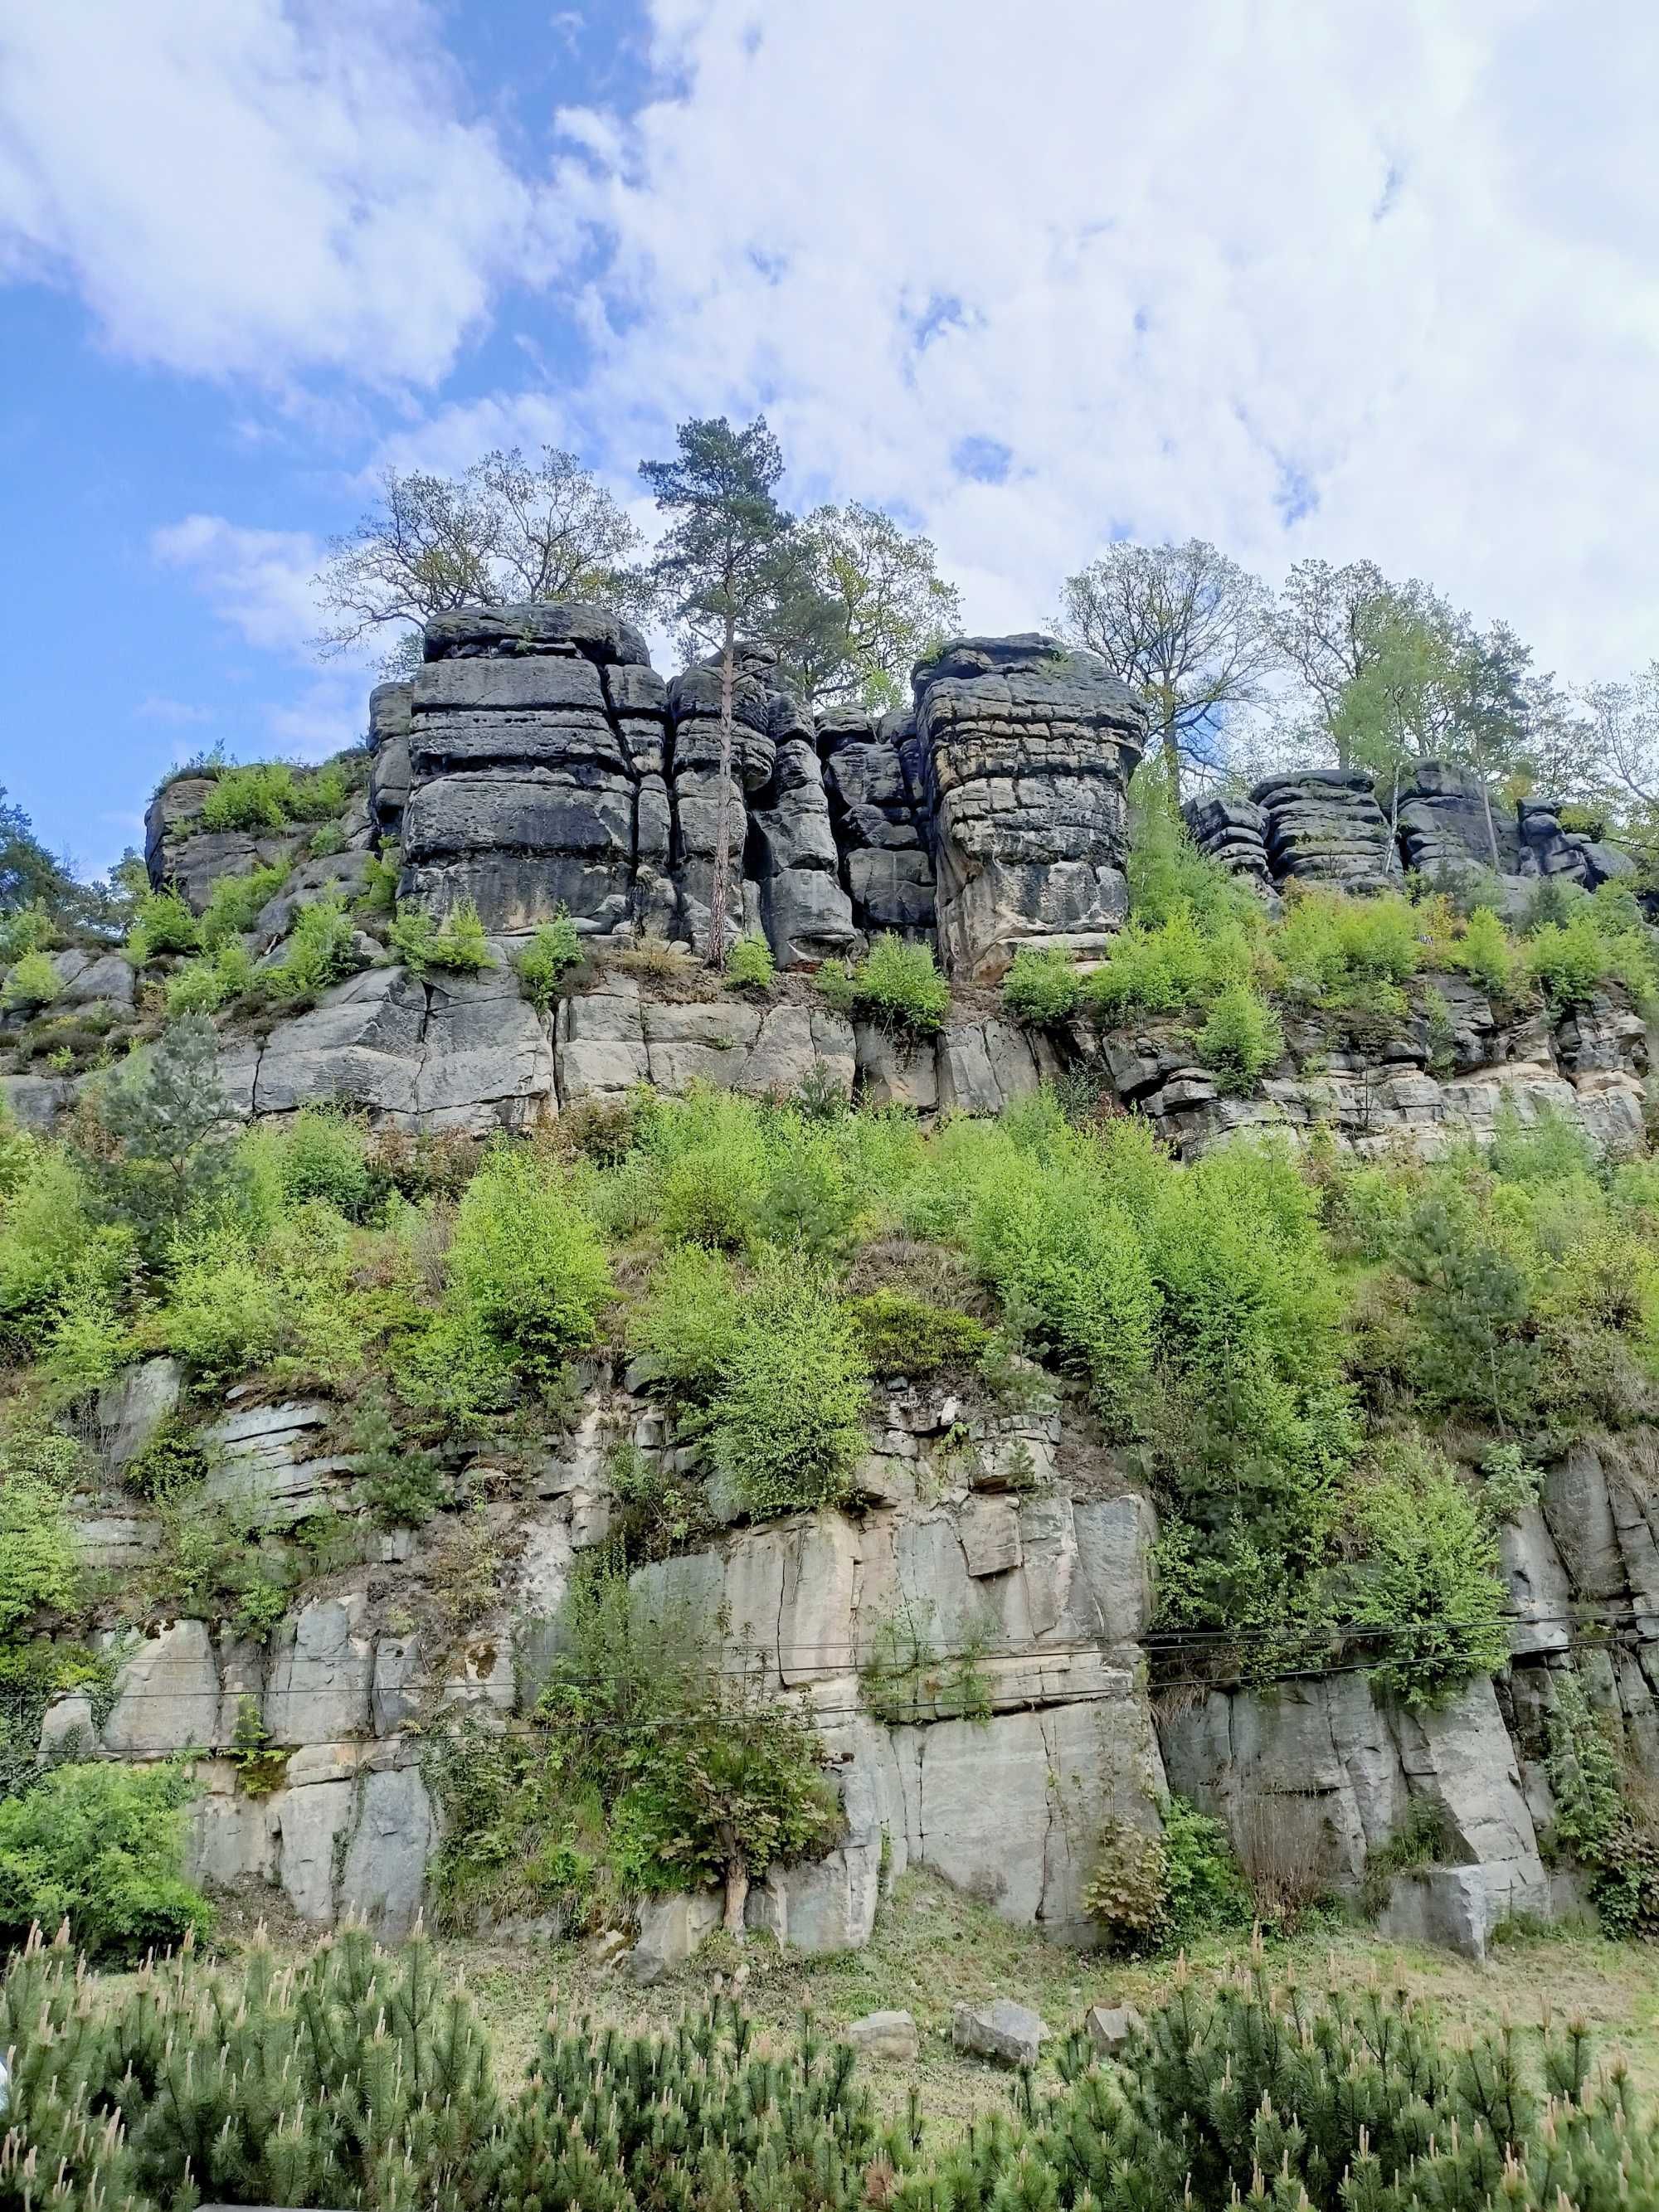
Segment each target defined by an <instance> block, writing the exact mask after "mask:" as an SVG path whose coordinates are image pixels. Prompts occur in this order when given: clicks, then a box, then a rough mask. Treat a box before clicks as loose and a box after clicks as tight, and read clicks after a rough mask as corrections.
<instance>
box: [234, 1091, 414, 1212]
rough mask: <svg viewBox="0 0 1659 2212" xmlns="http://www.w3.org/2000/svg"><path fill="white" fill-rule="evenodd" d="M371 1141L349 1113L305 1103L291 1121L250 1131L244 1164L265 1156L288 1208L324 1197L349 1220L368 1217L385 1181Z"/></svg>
mask: <svg viewBox="0 0 1659 2212" xmlns="http://www.w3.org/2000/svg"><path fill="white" fill-rule="evenodd" d="M369 1146H370V1139H369V1136H368V1131H367V1130H366V1129H365V1128H364V1127H363V1126H362V1123H361V1122H360V1121H353V1120H352V1119H351V1117H350V1116H349V1115H346V1114H342V1113H335V1112H331V1111H330V1110H329V1109H327V1108H326V1107H323V1106H302V1107H301V1109H300V1111H299V1112H298V1113H297V1114H296V1115H295V1116H294V1119H293V1120H292V1121H290V1122H289V1123H288V1125H287V1127H283V1128H280V1129H276V1128H263V1127H262V1128H257V1129H254V1130H252V1131H250V1133H248V1135H247V1136H246V1137H245V1138H244V1139H242V1144H241V1147H240V1154H241V1159H242V1162H243V1164H244V1165H245V1166H246V1165H248V1164H251V1163H252V1162H253V1161H254V1160H256V1159H258V1158H259V1157H260V1156H261V1155H264V1161H265V1163H266V1164H268V1166H269V1168H270V1171H271V1172H272V1173H273V1174H274V1176H275V1178H276V1182H277V1183H278V1185H279V1186H280V1189H281V1194H282V1195H281V1203H282V1205H283V1207H284V1208H292V1207H295V1206H304V1205H305V1204H307V1201H308V1200H313V1199H320V1200H322V1201H323V1203H324V1204H325V1205H326V1206H332V1207H333V1208H334V1210H335V1212H337V1213H342V1214H343V1215H344V1216H345V1218H346V1219H347V1220H348V1221H367V1220H368V1219H369V1218H370V1217H371V1216H372V1215H373V1214H374V1212H375V1210H376V1208H377V1207H378V1206H379V1205H380V1202H381V1200H383V1198H384V1197H385V1194H386V1181H385V1178H384V1177H383V1176H381V1175H380V1174H379V1173H378V1172H377V1171H376V1170H375V1168H374V1166H372V1165H371V1164H370V1160H369ZM255 1171H256V1172H258V1170H257V1169H256V1170H255Z"/></svg>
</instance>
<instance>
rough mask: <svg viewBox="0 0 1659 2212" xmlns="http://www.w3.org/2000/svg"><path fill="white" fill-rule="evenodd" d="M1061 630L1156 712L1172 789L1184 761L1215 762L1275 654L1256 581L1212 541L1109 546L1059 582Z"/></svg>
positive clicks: (1257, 696) (1256, 699) (1156, 732)
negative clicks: (1228, 728)
mask: <svg viewBox="0 0 1659 2212" xmlns="http://www.w3.org/2000/svg"><path fill="white" fill-rule="evenodd" d="M1061 599H1062V603H1063V608H1064V611H1063V613H1062V615H1061V617H1060V628H1061V629H1062V630H1063V631H1064V632H1065V634H1066V636H1067V637H1068V638H1071V639H1072V640H1073V641H1075V642H1076V643H1078V644H1079V645H1085V646H1087V647H1089V648H1090V650H1091V652H1094V653H1099V654H1100V656H1101V657H1102V659H1103V660H1104V661H1105V662H1106V664H1107V665H1108V666H1109V668H1110V669H1111V671H1112V673H1113V674H1114V675H1115V676H1116V677H1118V678H1120V679H1121V681H1122V682H1123V683H1125V684H1127V685H1128V686H1129V687H1130V689H1131V690H1134V691H1138V692H1139V693H1140V695H1141V696H1142V697H1143V698H1144V699H1145V700H1146V703H1147V705H1148V706H1149V707H1150V708H1151V709H1152V738H1153V742H1154V743H1155V744H1158V745H1159V746H1161V747H1162V749H1163V753H1164V764H1165V769H1166V773H1167V775H1168V778H1169V781H1170V788H1171V793H1172V794H1173V796H1174V797H1175V799H1176V800H1177V801H1178V799H1179V797H1180V788H1181V769H1182V760H1183V758H1185V759H1186V760H1187V761H1188V762H1195V763H1200V764H1201V765H1202V766H1204V767H1206V768H1207V767H1212V766H1213V765H1214V762H1215V752H1216V740H1217V738H1218V736H1219V734H1220V732H1221V729H1222V726H1223V725H1224V724H1225V720H1226V718H1227V716H1228V714H1230V713H1231V712H1232V711H1233V710H1234V709H1236V708H1240V707H1252V706H1255V705H1258V704H1259V703H1260V702H1261V700H1262V698H1263V697H1264V696H1265V684H1266V679H1267V676H1268V674H1269V673H1270V671H1271V669H1272V666H1273V648H1272V647H1271V645H1270V643H1269V641H1268V636H1267V613H1268V599H1267V591H1266V589H1265V587H1264V586H1263V585H1262V584H1261V582H1260V580H1258V579H1257V578H1256V577H1255V576H1252V575H1251V574H1249V572H1248V571H1247V570H1246V569H1243V568H1240V567H1239V566H1238V563H1237V562H1236V561H1230V560H1229V559H1228V558H1227V556H1226V555H1225V553H1218V551H1217V550H1216V549H1215V547H1214V546H1213V545H1206V544H1205V543H1204V541H1203V540H1202V539H1201V538H1188V540H1187V542H1186V544H1183V545H1130V544H1120V545H1114V546H1111V547H1110V548H1109V550H1107V551H1106V552H1105V553H1104V554H1103V555H1102V556H1101V558H1100V559H1099V560H1097V561H1091V562H1090V563H1089V566H1088V567H1087V568H1084V569H1081V570H1079V573H1078V574H1076V575H1075V576H1068V577H1067V578H1066V582H1065V584H1064V586H1062V587H1061Z"/></svg>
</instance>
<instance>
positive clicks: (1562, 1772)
mask: <svg viewBox="0 0 1659 2212" xmlns="http://www.w3.org/2000/svg"><path fill="white" fill-rule="evenodd" d="M1549 1682H1550V1687H1551V1690H1552V1692H1553V1702H1552V1705H1551V1708H1550V1711H1549V1713H1548V1715H1547V1718H1546V1722H1545V1753H1544V1773H1545V1777H1546V1778H1547V1781H1548V1783H1549V1785H1550V1797H1551V1801H1552V1802H1553V1806H1554V1808H1555V1809H1554V1819H1553V1821H1552V1823H1551V1826H1550V1829H1549V1832H1548V1835H1547V1838H1546V1839H1545V1840H1546V1842H1547V1844H1548V1845H1549V1846H1550V1848H1551V1849H1552V1850H1556V1851H1561V1850H1565V1851H1567V1852H1569V1853H1570V1854H1571V1856H1572V1857H1574V1858H1575V1859H1577V1861H1578V1862H1579V1863H1580V1864H1581V1865H1582V1866H1585V1867H1588V1868H1589V1869H1590V1871H1591V1874H1592V1876H1593V1880H1592V1883H1591V1892H1590V1893H1591V1895H1592V1897H1593V1898H1594V1899H1595V1909H1596V1911H1597V1912H1598V1913H1599V1914H1600V1916H1601V1924H1602V1926H1603V1927H1604V1928H1605V1929H1606V1930H1607V1934H1608V1935H1609V1936H1645V1937H1647V1938H1649V1939H1650V1940H1651V1939H1653V1938H1654V1937H1656V1936H1659V1837H1656V1835H1655V1833H1654V1832H1653V1826H1652V1821H1651V1819H1650V1817H1638V1812H1637V1809H1636V1808H1635V1807H1634V1806H1633V1805H1632V1802H1631V1801H1630V1799H1629V1798H1628V1797H1627V1796H1626V1790H1625V1778H1624V1771H1623V1767H1622V1763H1621V1761H1620V1754H1619V1747H1618V1742H1617V1739H1616V1736H1615V1735H1614V1732H1613V1724H1612V1723H1611V1722H1610V1721H1609V1720H1608V1718H1607V1716H1606V1715H1604V1714H1601V1713H1598V1712H1595V1711H1592V1710H1591V1708H1590V1704H1589V1699H1587V1698H1586V1696H1585V1695H1584V1689H1583V1682H1582V1681H1581V1680H1580V1679H1579V1676H1578V1675H1577V1673H1576V1672H1566V1671H1563V1672H1561V1673H1557V1674H1551V1675H1550V1678H1549Z"/></svg>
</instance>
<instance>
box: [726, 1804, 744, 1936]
mask: <svg viewBox="0 0 1659 2212" xmlns="http://www.w3.org/2000/svg"><path fill="white" fill-rule="evenodd" d="M720 1840H721V1843H722V1844H723V1846H724V1848H725V1851H726V1934H727V1935H728V1936H732V1937H733V1938H735V1940H736V1941H737V1942H739V1943H741V1942H742V1941H743V1912H744V1906H745V1905H747V1904H748V1902H749V1862H748V1860H747V1859H746V1858H745V1857H744V1854H743V1852H742V1851H741V1850H739V1849H738V1839H737V1838H736V1837H735V1836H734V1835H733V1834H732V1831H731V1830H730V1829H729V1828H726V1829H723V1830H722V1831H721V1833H720Z"/></svg>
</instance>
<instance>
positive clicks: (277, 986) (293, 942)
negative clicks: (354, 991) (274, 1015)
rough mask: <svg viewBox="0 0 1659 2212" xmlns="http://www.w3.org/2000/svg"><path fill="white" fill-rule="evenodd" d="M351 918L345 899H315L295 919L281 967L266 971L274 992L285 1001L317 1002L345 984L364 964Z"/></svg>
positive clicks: (265, 973)
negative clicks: (356, 947) (332, 987)
mask: <svg viewBox="0 0 1659 2212" xmlns="http://www.w3.org/2000/svg"><path fill="white" fill-rule="evenodd" d="M355 934H356V932H355V931H354V929H353V928H352V925H351V917H350V915H349V914H347V912H346V910H345V902H344V901H343V900H342V899H337V898H325V899H317V900H314V901H313V902H312V903H311V904H310V905H308V906H302V907H301V908H300V910H299V912H298V914H297V915H295V919H294V927H293V929H292V931H291V932H290V933H289V940H288V951H287V952H286V954H285V955H284V956H283V960H282V962H281V964H280V965H279V966H277V967H275V968H269V969H264V971H263V972H264V975H265V977H266V980H267V981H268V982H269V983H270V987H271V989H272V990H273V991H275V992H276V994H277V995H278V997H280V998H285V999H314V998H316V997H318V996H319V995H320V994H321V993H323V992H324V991H326V990H327V989H328V988H329V987H330V986H331V985H332V984H335V983H339V982H343V981H344V980H345V978H346V977H347V976H348V975H350V974H352V972H353V971H354V969H356V968H357V967H358V966H359V965H361V963H360V962H359V960H358V958H357V955H356V951H355V950H354V948H353V945H352V939H353V937H354V936H355Z"/></svg>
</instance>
